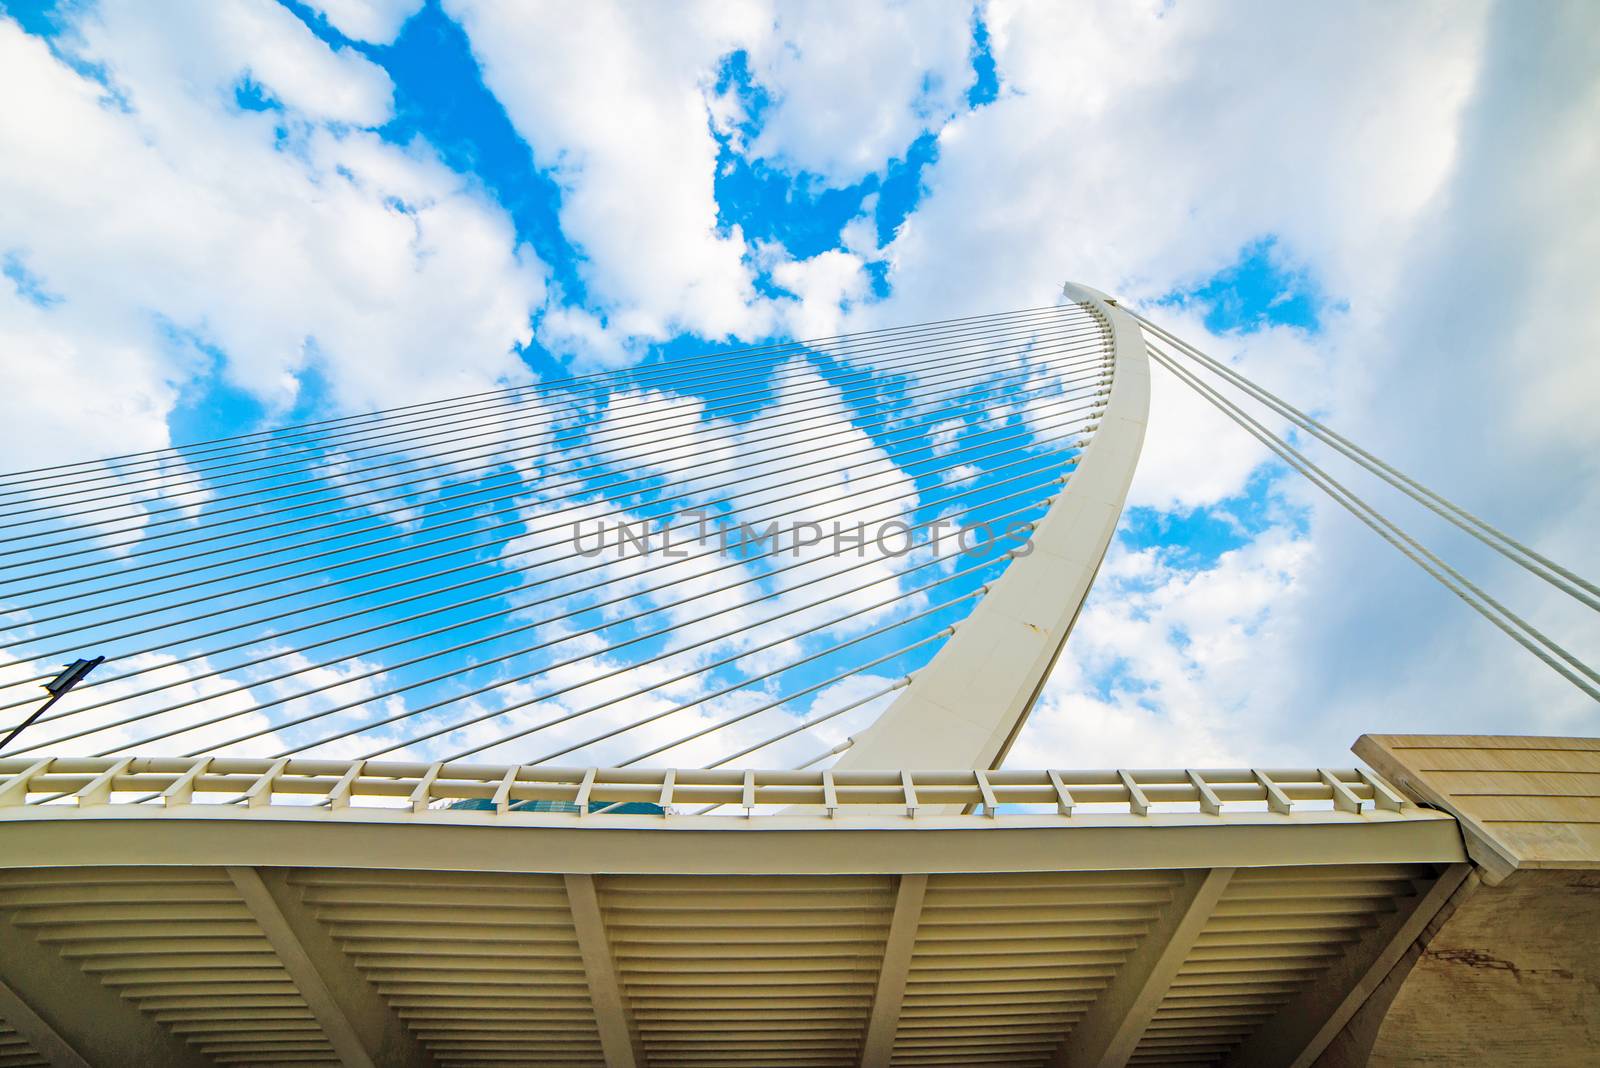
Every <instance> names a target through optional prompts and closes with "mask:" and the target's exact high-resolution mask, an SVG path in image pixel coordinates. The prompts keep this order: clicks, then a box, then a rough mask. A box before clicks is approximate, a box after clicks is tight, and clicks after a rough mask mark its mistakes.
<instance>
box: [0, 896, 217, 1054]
mask: <svg viewBox="0 0 1600 1068" xmlns="http://www.w3.org/2000/svg"><path fill="white" fill-rule="evenodd" d="M0 989H4V990H5V991H6V994H5V995H0V1015H4V1016H5V1018H6V1020H7V1021H8V1022H9V1023H10V1024H11V1026H12V1027H14V1028H16V1030H17V1033H18V1034H21V1035H24V1036H25V1037H27V1039H28V1041H29V1043H30V1044H32V1045H33V1047H34V1049H36V1050H38V1051H39V1052H40V1053H41V1054H43V1055H44V1056H46V1057H48V1058H50V1061H51V1063H52V1064H55V1065H58V1066H63V1068H84V1066H85V1065H96V1066H99V1065H104V1066H108V1068H109V1066H110V1065H123V1064H160V1065H164V1066H166V1065H170V1066H172V1068H214V1066H213V1064H212V1061H211V1060H210V1058H208V1057H206V1056H205V1055H204V1054H203V1053H201V1052H200V1051H199V1050H197V1049H195V1048H194V1047H193V1046H191V1045H189V1044H188V1043H187V1042H185V1041H183V1040H182V1039H181V1038H179V1037H177V1036H176V1035H174V1034H172V1033H171V1032H170V1031H168V1030H167V1029H166V1028H164V1027H162V1026H161V1025H160V1024H158V1023H156V1022H155V1021H154V1020H152V1019H151V1018H150V1017H148V1016H146V1015H145V1014H144V1013H142V1012H140V1011H139V1009H138V1007H137V1006H135V1005H134V1004H133V1003H132V1002H131V1001H128V1000H127V999H126V998H124V997H122V995H120V994H118V993H117V992H116V991H114V990H112V989H111V988H110V987H108V986H105V985H104V984H102V983H100V982H97V981H96V980H94V979H92V978H90V977H89V976H87V975H85V974H84V973H83V972H81V971H79V970H78V969H77V968H76V967H74V966H73V964H72V963H71V962H70V961H67V960H65V959H63V958H62V957H61V955H60V954H58V953H56V952H55V951H54V950H52V949H51V948H50V947H48V946H45V945H41V944H40V943H38V942H36V941H35V940H34V939H33V938H32V937H31V936H30V935H29V934H28V933H27V932H26V931H24V930H23V929H22V928H20V927H17V926H16V925H15V924H13V923H12V922H11V920H10V918H9V917H7V916H5V915H0ZM19 1008H20V1009H22V1010H24V1011H22V1012H19V1011H18V1010H19ZM30 1027H31V1028H32V1029H31V1030H29V1028H30ZM52 1035H53V1036H54V1039H53V1040H52V1039H51V1037H50V1036H52Z"/></svg>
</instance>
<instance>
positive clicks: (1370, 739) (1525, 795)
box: [1354, 735, 1600, 886]
mask: <svg viewBox="0 0 1600 1068" xmlns="http://www.w3.org/2000/svg"><path fill="white" fill-rule="evenodd" d="M1354 749H1355V752H1356V755H1357V756H1359V757H1361V759H1362V760H1364V761H1366V762H1367V763H1368V764H1370V765H1371V766H1372V767H1374V768H1376V769H1377V770H1378V772H1379V773H1380V774H1382V775H1383V776H1384V777H1385V778H1387V779H1388V780H1389V781H1391V782H1392V783H1394V784H1395V786H1396V787H1398V788H1399V789H1401V790H1403V791H1405V792H1406V793H1407V794H1409V795H1410V796H1412V797H1413V798H1415V799H1416V800H1418V801H1421V802H1424V803H1426V804H1429V805H1432V806H1434V807H1436V808H1440V809H1443V810H1445V811H1447V812H1449V813H1451V814H1452V815H1454V816H1455V817H1456V818H1457V819H1458V820H1459V821H1460V823H1461V827H1462V833H1463V836H1464V838H1465V839H1466V844H1467V852H1468V854H1469V855H1470V856H1471V858H1472V859H1473V860H1474V861H1475V862H1476V863H1477V864H1478V865H1479V866H1480V867H1482V869H1483V878H1484V881H1485V882H1487V883H1489V884H1490V885H1491V886H1493V885H1498V884H1499V883H1500V882H1502V881H1504V880H1505V879H1506V878H1507V877H1508V876H1509V875H1510V874H1511V873H1512V872H1514V871H1516V870H1517V869H1518V868H1524V867H1531V868H1575V869H1595V868H1600V834H1597V833H1594V828H1596V827H1600V796H1593V795H1586V794H1584V793H1581V792H1579V791H1578V790H1576V789H1573V790H1571V792H1566V791H1555V790H1551V789H1549V788H1548V784H1549V783H1550V781H1551V780H1552V777H1559V781H1562V782H1564V783H1568V784H1570V786H1575V785H1578V784H1581V783H1583V782H1584V781H1585V780H1583V779H1579V778H1578V777H1577V776H1575V775H1573V774H1571V773H1573V772H1580V773H1587V772H1590V771H1595V770H1600V741H1597V740H1595V739H1587V738H1504V737H1496V736H1485V737H1481V738H1474V737H1465V736H1460V735H1451V736H1444V737H1441V738H1438V739H1430V738H1426V737H1418V736H1414V735H1399V736H1397V735H1363V736H1362V737H1361V738H1360V739H1358V740H1357V741H1356V744H1355V746H1354ZM1442 769H1448V770H1442ZM1463 772H1466V773H1469V777H1467V778H1466V779H1465V781H1467V782H1473V781H1477V782H1481V781H1482V779H1481V778H1479V776H1484V775H1489V776H1492V779H1490V780H1489V781H1491V782H1492V783H1493V784H1494V785H1495V786H1496V787H1498V790H1497V791H1496V792H1495V793H1493V794H1489V793H1485V792H1483V791H1482V790H1481V789H1469V790H1467V791H1464V792H1461V791H1458V790H1456V789H1455V788H1454V787H1456V786H1457V785H1458V784H1460V783H1462V782H1463V781H1464V780H1463V775H1462V773H1463ZM1570 786H1569V789H1570ZM1510 825H1515V826H1510ZM1541 825H1542V826H1541Z"/></svg>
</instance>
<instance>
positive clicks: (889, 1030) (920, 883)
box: [861, 875, 928, 1068]
mask: <svg viewBox="0 0 1600 1068" xmlns="http://www.w3.org/2000/svg"><path fill="white" fill-rule="evenodd" d="M927 893H928V877H927V876H926V875H902V876H900V886H899V888H898V889H897V890H896V891H895V897H894V915H893V918H891V919H890V921H889V938H888V940H887V941H886V942H885V943H884V947H883V966H882V967H881V968H880V969H879V971H878V989H877V992H876V994H874V996H873V999H872V1015H871V1017H870V1018H869V1019H868V1021H867V1036H866V1039H865V1041H863V1042H862V1044H861V1068H888V1064H889V1057H890V1055H891V1054H892V1053H893V1052H894V1036H895V1032H896V1031H897V1030H898V1029H899V1026H900V1006H901V1005H902V1004H903V1003H904V1002H905V998H906V976H907V975H908V974H909V973H910V971H911V953H912V950H914V949H915V948H916V944H917V925H918V924H919V923H921V922H922V901H923V898H924V897H926V896H927Z"/></svg>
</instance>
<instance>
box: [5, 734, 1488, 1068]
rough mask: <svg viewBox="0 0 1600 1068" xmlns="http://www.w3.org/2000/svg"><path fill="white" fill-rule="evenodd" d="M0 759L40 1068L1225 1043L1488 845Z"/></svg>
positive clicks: (1050, 778)
mask: <svg viewBox="0 0 1600 1068" xmlns="http://www.w3.org/2000/svg"><path fill="white" fill-rule="evenodd" d="M24 764H25V765H26V766H22V765H24ZM0 776H4V778H0V938H3V939H4V946H3V949H4V953H3V963H0V982H3V985H4V987H5V988H9V990H10V991H11V994H12V996H13V998H14V1002H15V1003H20V1005H21V1007H22V1008H23V1009H24V1010H27V1011H31V1013H32V1014H33V1018H32V1019H31V1020H30V1019H13V1018H12V1016H11V1015H10V1014H8V1013H7V1012H6V1011H5V1010H4V1007H3V1005H0V1018H4V1019H5V1020H6V1025H7V1026H8V1027H10V1028H12V1029H13V1030H14V1031H15V1033H16V1036H18V1037H16V1038H14V1039H11V1038H7V1039H0V1041H11V1042H12V1043H13V1045H12V1046H9V1047H8V1046H0V1051H4V1053H5V1055H6V1056H7V1057H11V1058H12V1060H13V1061H14V1063H19V1064H27V1063H73V1064H81V1063H88V1064H117V1063H136V1062H138V1058H144V1059H145V1062H148V1063H196V1064H202V1063H215V1064H267V1063H274V1064H277V1063H306V1064H314V1063H341V1062H342V1063H347V1064H438V1065H497V1064H512V1063H516V1064H538V1065H646V1064H649V1065H707V1066H713V1065H726V1066H734V1065H738V1066H754V1065H773V1066H778V1065H785V1066H790V1065H792V1066H799V1065H857V1064H867V1065H905V1066H933V1065H958V1064H959V1065H976V1064H1006V1065H1030V1064H1032V1065H1048V1064H1053V1063H1070V1064H1080V1063H1083V1064H1087V1063H1094V1064H1112V1063H1133V1064H1148V1065H1157V1064H1209V1063H1219V1062H1220V1061H1221V1060H1222V1059H1223V1058H1224V1056H1225V1055H1226V1054H1227V1052H1228V1051H1229V1050H1230V1049H1231V1048H1232V1047H1233V1046H1235V1045H1236V1044H1237V1043H1238V1042H1239V1041H1241V1040H1242V1039H1245V1038H1248V1037H1249V1036H1250V1035H1251V1034H1252V1033H1254V1032H1255V1031H1256V1030H1257V1029H1258V1028H1259V1027H1260V1025H1261V1024H1262V1023H1263V1022H1264V1021H1266V1020H1269V1019H1271V1018H1272V1017H1273V1015H1274V1014H1275V1013H1276V1012H1277V1011H1278V1010H1279V1008H1280V1006H1282V1005H1283V1004H1285V1002H1287V1001H1288V1000H1289V999H1291V998H1292V997H1295V996H1296V995H1297V993H1298V992H1300V991H1303V990H1304V989H1306V988H1308V987H1312V986H1316V985H1317V984H1319V983H1332V984H1334V985H1336V986H1338V987H1339V988H1340V989H1341V990H1346V991H1348V990H1355V989H1356V988H1357V985H1358V983H1359V981H1360V980H1361V978H1362V977H1363V976H1365V975H1366V974H1367V972H1368V971H1369V970H1370V968H1371V967H1374V966H1376V965H1377V963H1379V962H1380V958H1381V955H1382V954H1383V953H1384V952H1385V951H1386V950H1388V949H1389V947H1391V946H1392V945H1393V944H1394V943H1395V941H1396V939H1402V940H1404V939H1405V936H1406V934H1407V933H1408V932H1412V931H1413V928H1417V927H1419V926H1420V924H1422V923H1425V922H1426V920H1427V919H1428V918H1429V917H1430V916H1431V915H1432V913H1433V911H1435V910H1436V909H1437V908H1438V906H1439V905H1440V904H1441V902H1442V901H1443V899H1444V898H1445V897H1446V896H1448V893H1449V891H1450V890H1451V889H1453V888H1454V886H1455V884H1456V883H1458V882H1459V881H1460V878H1461V875H1462V874H1463V873H1464V871H1465V867H1466V866H1465V865H1464V864H1463V863H1462V862H1463V861H1464V860H1465V858H1466V854H1465V852H1464V851H1463V846H1462V841H1461V836H1460V832H1459V829H1458V827H1457V824H1456V822H1455V820H1454V819H1452V818H1451V817H1450V816H1448V815H1445V814H1443V813H1439V812H1434V811H1431V810H1428V809H1423V808H1419V807H1417V806H1416V805H1413V804H1410V803H1408V802H1405V801H1404V800H1403V799H1401V798H1400V797H1399V796H1398V795H1397V794H1395V793H1394V792H1393V791H1392V790H1390V789H1389V788H1388V787H1387V786H1386V784H1385V783H1384V782H1383V781H1382V780H1380V779H1377V778H1376V777H1374V776H1372V775H1370V774H1367V773H1364V772H1361V771H1359V770H1355V769H1275V770H1261V771H1257V770H1222V771H1216V770H1213V771H1204V772H1191V771H1188V770H1176V771H1173V770H1167V771H1162V770H1154V771H1144V770H1141V771H1107V772H1082V771H1077V772H1068V771H1062V772H1054V773H1052V772H1014V771H1005V772H990V773H987V774H978V773H974V772H972V771H964V772H916V773H902V772H892V773H888V772H838V773H822V772H813V773H804V772H749V773H746V772H742V771H722V772H706V771H688V770H684V771H676V772H672V773H670V774H669V773H668V772H666V771H664V770H661V769H653V770H652V769H627V770H623V771H618V770H615V769H583V768H570V769H561V768H546V767H524V768H509V767H500V768H494V767H481V766H471V765H426V764H378V763H368V764H366V765H360V764H335V763H330V762H326V761H320V762H319V761H304V762H302V761H289V762H287V763H284V762H269V761H247V760H224V759H220V758H219V759H215V760H211V761H209V762H201V761H189V760H170V759H164V758H155V759H149V760H133V761H110V760H98V761H96V760H88V759H71V758H61V759H57V760H54V761H51V762H48V763H27V762H23V761H15V760H12V761H0ZM152 794H154V795H156V800H143V799H145V798H149V797H150V796H151V795H152ZM60 795H65V796H60ZM49 798H58V800H57V801H56V802H55V803H48V804H43V803H39V802H43V801H45V800H46V799H49ZM714 804H716V805H721V806H722V807H719V808H716V809H714V810H712V811H709V812H704V811H702V810H703V809H705V807H706V806H708V805H714ZM467 805H471V806H475V807H464V806H467ZM610 805H627V806H629V808H628V809H616V810H612V811H604V809H606V807H607V806H610ZM658 813H659V814H658ZM697 813H699V814H697ZM1412 937H1414V932H1413V934H1412ZM108 992H115V994H116V995H120V997H117V996H108ZM1342 1004H1343V1001H1342V1000H1341V999H1338V998H1336V999H1334V1002H1333V1004H1332V1005H1331V1007H1330V1008H1329V1009H1328V1012H1329V1019H1333V1018H1334V1015H1335V1014H1336V1013H1337V1012H1338V1011H1340V1006H1341V1005H1342ZM35 1040H37V1041H35ZM23 1041H27V1042H31V1043H33V1045H32V1047H31V1048H33V1049H42V1047H43V1046H47V1045H49V1044H50V1043H51V1042H55V1043H57V1044H58V1045H59V1047H60V1048H62V1049H67V1050H75V1051H77V1052H76V1053H75V1054H73V1055H74V1056H81V1057H82V1060H80V1061H72V1060H68V1059H64V1058H65V1056H66V1055H64V1054H59V1053H58V1054H57V1055H56V1056H55V1058H54V1060H51V1061H43V1060H42V1059H41V1060H40V1061H37V1062H35V1061H30V1060H28V1059H27V1057H28V1056H29V1054H28V1053H27V1052H26V1050H27V1049H28V1048H29V1047H27V1046H23V1045H21V1043H22V1042H23ZM139 1043H143V1045H139V1046H137V1050H135V1048H134V1047H135V1046H136V1045H137V1044H139ZM12 1048H15V1049H17V1050H19V1051H22V1052H18V1053H17V1054H15V1055H14V1056H13V1055H12V1054H11V1053H10V1050H11V1049H12ZM0 1063H7V1062H6V1061H0Z"/></svg>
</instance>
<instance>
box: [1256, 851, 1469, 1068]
mask: <svg viewBox="0 0 1600 1068" xmlns="http://www.w3.org/2000/svg"><path fill="white" fill-rule="evenodd" d="M1471 871H1472V865H1471V864H1452V865H1451V866H1450V867H1448V868H1446V869H1445V870H1444V873H1443V874H1441V875H1440V876H1439V878H1438V879H1436V880H1434V883H1433V885H1432V886H1431V887H1429V888H1428V889H1427V890H1426V891H1425V892H1423V893H1420V894H1418V895H1416V896H1415V897H1412V898H1409V899H1407V900H1405V901H1402V902H1401V903H1400V907H1399V908H1398V909H1396V910H1395V911H1394V912H1393V913H1390V914H1389V915H1388V916H1386V917H1385V918H1384V919H1383V920H1382V921H1381V922H1380V923H1379V924H1378V925H1377V926H1376V927H1373V928H1370V929H1369V930H1367V932H1366V933H1365V934H1364V935H1362V937H1361V938H1360V940H1358V941H1357V942H1355V943H1354V944H1352V945H1351V947H1350V948H1349V950H1347V951H1346V953H1345V955H1344V957H1343V958H1342V959H1341V960H1339V961H1338V962H1337V963H1335V964H1334V965H1332V966H1331V967H1330V968H1329V969H1328V970H1327V972H1326V973H1324V974H1323V975H1322V976H1321V977H1320V978H1319V979H1318V980H1317V981H1316V982H1314V983H1312V984H1310V985H1309V986H1307V987H1306V988H1305V989H1304V990H1302V991H1301V992H1300V993H1299V994H1298V995H1296V996H1295V997H1294V998H1293V999H1291V1000H1290V1001H1289V1002H1288V1003H1287V1004H1285V1005H1284V1006H1283V1007H1282V1008H1280V1009H1279V1010H1278V1012H1277V1014H1276V1015H1274V1016H1273V1017H1272V1018H1271V1019H1269V1020H1268V1021H1267V1022H1266V1023H1264V1024H1262V1025H1261V1027H1260V1029H1259V1030H1257V1031H1256V1033H1255V1034H1253V1035H1251V1036H1250V1037H1249V1038H1248V1039H1246V1040H1245V1041H1244V1043H1243V1044H1242V1045H1240V1046H1239V1048H1238V1049H1236V1050H1234V1051H1233V1055H1232V1056H1231V1057H1230V1058H1229V1059H1228V1061H1227V1064H1229V1065H1240V1066H1243V1065H1252V1064H1281V1065H1285V1066H1286V1068H1309V1066H1310V1065H1312V1064H1314V1063H1315V1062H1316V1060H1317V1058H1318V1057H1319V1056H1321V1055H1322V1051H1323V1050H1325V1049H1327V1048H1328V1044H1329V1043H1330V1042H1332V1041H1333V1040H1334V1038H1335V1037H1336V1036H1337V1035H1338V1034H1339V1032H1340V1030H1341V1029H1343V1027H1344V1025H1345V1024H1346V1023H1348V1022H1349V1021H1350V1018H1351V1017H1352V1016H1354V1015H1355V1014H1356V1012H1357V1011H1358V1010H1359V1009H1360V1008H1361V1006H1362V1005H1363V1004H1364V1003H1365V1002H1366V1000H1367V998H1368V997H1370V996H1371V995H1372V992H1373V991H1374V990H1376V989H1377V988H1378V986H1379V984H1381V983H1382V982H1383V981H1384V979H1385V978H1386V977H1387V976H1388V975H1389V972H1390V971H1391V970H1392V969H1393V968H1394V966H1395V965H1396V964H1397V963H1399V961H1400V959H1401V957H1403V956H1404V955H1405V952H1406V950H1407V949H1408V948H1409V947H1410V946H1411V944H1412V943H1413V942H1415V941H1416V940H1417V938H1418V937H1419V936H1420V935H1421V934H1422V932H1423V929H1424V928H1425V927H1427V926H1428V923H1429V922H1430V921H1431V920H1432V919H1433V918H1434V916H1435V915H1437V914H1438V912H1439V910H1440V909H1441V908H1443V907H1444V905H1445V903H1446V902H1447V901H1449V900H1450V897H1451V895H1452V894H1454V893H1455V892H1456V890H1457V888H1458V887H1460V886H1461V883H1462V881H1463V880H1465V879H1466V877H1467V875H1468V874H1469V873H1470V872H1471Z"/></svg>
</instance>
